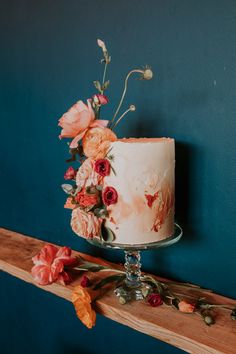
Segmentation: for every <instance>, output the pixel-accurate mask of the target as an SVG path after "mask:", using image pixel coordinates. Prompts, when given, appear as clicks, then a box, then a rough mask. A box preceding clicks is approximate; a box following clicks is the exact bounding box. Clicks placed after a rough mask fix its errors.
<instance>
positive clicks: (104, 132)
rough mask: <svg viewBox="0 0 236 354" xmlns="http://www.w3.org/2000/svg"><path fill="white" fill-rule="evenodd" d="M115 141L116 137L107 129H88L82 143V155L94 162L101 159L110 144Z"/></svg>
mask: <svg viewBox="0 0 236 354" xmlns="http://www.w3.org/2000/svg"><path fill="white" fill-rule="evenodd" d="M115 140H117V137H116V135H115V133H113V131H112V130H111V129H109V128H101V127H95V128H92V129H89V130H88V131H87V132H86V134H85V135H84V137H83V141H82V144H83V150H84V154H85V156H87V157H91V158H93V159H95V160H98V159H103V158H104V157H105V156H106V153H107V151H108V149H109V146H110V143H111V142H112V141H115Z"/></svg>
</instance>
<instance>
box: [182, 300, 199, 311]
mask: <svg viewBox="0 0 236 354" xmlns="http://www.w3.org/2000/svg"><path fill="white" fill-rule="evenodd" d="M178 307H179V311H180V312H185V313H192V312H194V310H195V304H190V303H189V302H187V301H184V300H182V301H180V302H179V304H178Z"/></svg>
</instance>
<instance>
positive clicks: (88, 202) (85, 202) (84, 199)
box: [75, 188, 100, 208]
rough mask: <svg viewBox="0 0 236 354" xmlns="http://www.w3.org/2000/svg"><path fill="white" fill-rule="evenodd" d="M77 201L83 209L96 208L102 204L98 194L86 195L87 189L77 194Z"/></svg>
mask: <svg viewBox="0 0 236 354" xmlns="http://www.w3.org/2000/svg"><path fill="white" fill-rule="evenodd" d="M97 192H98V191H97ZM75 200H76V202H77V203H78V204H79V206H80V207H82V208H87V207H94V206H95V205H97V204H99V202H100V198H99V195H98V193H91V194H89V193H86V189H85V188H83V189H82V190H81V191H80V192H79V193H77V194H76V196H75Z"/></svg>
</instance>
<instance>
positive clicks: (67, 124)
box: [58, 100, 108, 148]
mask: <svg viewBox="0 0 236 354" xmlns="http://www.w3.org/2000/svg"><path fill="white" fill-rule="evenodd" d="M87 103H88V105H86V104H84V103H83V102H82V101H78V102H77V103H75V104H74V106H72V107H71V108H70V109H69V111H68V112H66V113H65V114H63V116H62V117H61V118H60V119H59V123H58V125H59V126H60V127H62V131H61V134H60V135H59V138H74V139H73V140H72V142H71V144H70V147H71V148H76V147H77V145H78V141H79V140H81V139H82V137H83V136H84V134H85V133H86V131H87V130H88V128H89V127H98V126H99V127H105V126H107V124H108V121H106V120H95V113H94V111H93V109H92V106H91V103H90V100H87Z"/></svg>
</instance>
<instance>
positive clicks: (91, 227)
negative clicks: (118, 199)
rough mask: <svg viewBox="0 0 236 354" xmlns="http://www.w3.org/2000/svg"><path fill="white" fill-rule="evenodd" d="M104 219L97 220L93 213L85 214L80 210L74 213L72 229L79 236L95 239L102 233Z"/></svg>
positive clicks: (77, 209)
mask: <svg viewBox="0 0 236 354" xmlns="http://www.w3.org/2000/svg"><path fill="white" fill-rule="evenodd" d="M101 225H102V219H101V218H97V217H96V216H95V215H94V214H93V213H92V212H85V211H84V210H82V209H80V208H75V209H74V210H73V211H72V217H71V227H72V230H73V231H74V232H75V233H76V234H77V235H78V236H82V237H85V238H93V237H95V236H99V235H100V233H101Z"/></svg>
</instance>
